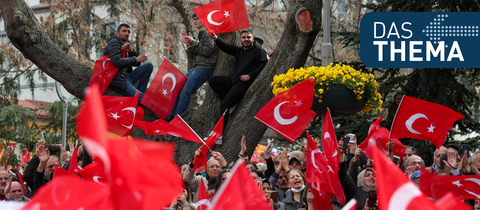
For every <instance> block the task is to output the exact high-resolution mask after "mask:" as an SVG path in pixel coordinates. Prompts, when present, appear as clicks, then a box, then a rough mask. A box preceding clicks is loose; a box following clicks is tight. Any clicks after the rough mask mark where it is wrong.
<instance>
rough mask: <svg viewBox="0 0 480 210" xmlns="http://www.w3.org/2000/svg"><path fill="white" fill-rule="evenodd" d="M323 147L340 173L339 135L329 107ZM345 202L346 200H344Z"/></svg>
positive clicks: (334, 169)
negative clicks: (337, 135) (336, 132)
mask: <svg viewBox="0 0 480 210" xmlns="http://www.w3.org/2000/svg"><path fill="white" fill-rule="evenodd" d="M322 136H323V138H322V148H323V152H324V153H325V158H326V159H327V162H328V164H329V165H330V166H332V168H333V171H334V172H335V173H338V170H340V168H339V166H338V165H339V164H340V158H339V157H338V145H337V137H336V136H335V129H334V127H333V121H332V116H331V115H330V109H328V108H327V113H326V114H325V119H324V120H323V126H322ZM346 143H347V142H345V144H346ZM343 203H345V202H343Z"/></svg>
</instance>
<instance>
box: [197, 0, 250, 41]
mask: <svg viewBox="0 0 480 210" xmlns="http://www.w3.org/2000/svg"><path fill="white" fill-rule="evenodd" d="M193 10H194V11H195V13H197V16H198V18H199V19H200V20H201V21H202V24H203V26H205V29H207V31H208V32H210V33H227V32H231V31H236V30H240V29H245V28H248V27H250V24H249V22H248V14H247V9H246V8H245V2H244V1H243V0H217V1H213V2H210V3H208V4H205V5H203V6H201V7H197V8H193Z"/></svg>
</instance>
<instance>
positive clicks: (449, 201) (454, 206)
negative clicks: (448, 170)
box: [435, 192, 472, 210]
mask: <svg viewBox="0 0 480 210" xmlns="http://www.w3.org/2000/svg"><path fill="white" fill-rule="evenodd" d="M435 206H437V208H438V209H440V210H471V209H472V207H471V206H470V205H468V204H466V203H464V202H463V201H461V200H460V199H459V198H458V197H457V196H455V195H454V194H453V193H451V192H449V193H447V194H446V195H444V196H443V197H442V198H441V199H440V200H439V201H437V202H436V203H435Z"/></svg>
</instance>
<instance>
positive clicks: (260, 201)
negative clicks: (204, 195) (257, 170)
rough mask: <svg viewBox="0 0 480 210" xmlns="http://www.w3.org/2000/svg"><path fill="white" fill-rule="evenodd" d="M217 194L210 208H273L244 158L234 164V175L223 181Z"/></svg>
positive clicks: (271, 209)
mask: <svg viewBox="0 0 480 210" xmlns="http://www.w3.org/2000/svg"><path fill="white" fill-rule="evenodd" d="M215 194H216V196H215V197H214V200H213V202H212V208H211V209H210V210H224V209H235V210H251V209H270V210H273V208H272V206H270V203H269V202H268V200H267V199H266V198H265V195H264V194H263V192H262V190H261V188H260V187H259V186H258V185H257V183H256V182H255V180H253V178H252V175H250V171H249V170H248V169H247V166H246V165H245V162H243V160H242V159H239V160H238V161H237V163H236V164H235V166H233V168H232V176H231V177H229V178H228V179H227V180H226V181H225V182H223V183H222V185H221V186H220V189H218V191H217V192H216V193H215Z"/></svg>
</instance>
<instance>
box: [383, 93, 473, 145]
mask: <svg viewBox="0 0 480 210" xmlns="http://www.w3.org/2000/svg"><path fill="white" fill-rule="evenodd" d="M464 117H465V116H463V115H462V114H460V113H458V112H456V111H453V110H452V109H450V108H448V107H446V106H443V105H440V104H436V103H432V102H428V101H424V100H420V99H418V98H413V97H409V96H403V99H402V101H401V102H400V105H399V106H398V110H397V113H396V114H395V118H394V119H393V123H392V129H390V131H391V135H395V136H396V137H397V138H414V139H422V140H425V141H430V142H432V143H433V144H434V145H435V146H436V147H437V148H440V146H442V144H443V142H444V141H445V138H446V136H447V134H448V131H450V129H451V128H452V126H453V123H454V122H455V121H457V120H460V119H462V118H464Z"/></svg>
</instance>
